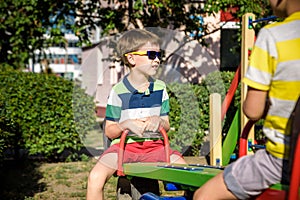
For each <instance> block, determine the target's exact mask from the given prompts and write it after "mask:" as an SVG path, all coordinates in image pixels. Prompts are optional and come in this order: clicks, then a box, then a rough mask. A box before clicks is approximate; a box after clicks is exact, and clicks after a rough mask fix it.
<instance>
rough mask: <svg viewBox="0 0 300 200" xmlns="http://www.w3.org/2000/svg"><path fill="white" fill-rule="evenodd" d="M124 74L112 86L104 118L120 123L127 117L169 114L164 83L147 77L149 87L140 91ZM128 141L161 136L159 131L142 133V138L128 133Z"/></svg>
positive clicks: (136, 117) (139, 117)
mask: <svg viewBox="0 0 300 200" xmlns="http://www.w3.org/2000/svg"><path fill="white" fill-rule="evenodd" d="M127 77H128V75H126V76H125V77H124V78H123V79H122V80H121V81H120V82H119V83H117V84H116V85H114V86H113V88H112V90H111V92H110V95H109V98H108V102H107V107H106V120H111V121H115V122H118V123H121V122H123V121H125V120H127V119H141V118H145V117H150V116H154V115H157V116H165V115H168V114H169V111H170V106H169V96H168V93H167V90H166V84H165V83H164V82H163V81H161V80H157V79H153V78H150V79H149V83H150V84H149V87H148V89H147V90H146V91H144V92H141V91H138V90H137V89H135V88H134V87H133V86H132V85H131V84H130V83H129V81H128V78H127ZM128 135H129V140H128V141H127V143H130V142H140V141H145V140H152V139H150V138H161V134H160V133H151V134H146V133H144V138H140V137H137V136H135V135H134V133H129V134H128ZM118 142H119V139H114V140H113V142H112V144H115V143H118Z"/></svg>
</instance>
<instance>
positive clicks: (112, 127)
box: [105, 119, 147, 139]
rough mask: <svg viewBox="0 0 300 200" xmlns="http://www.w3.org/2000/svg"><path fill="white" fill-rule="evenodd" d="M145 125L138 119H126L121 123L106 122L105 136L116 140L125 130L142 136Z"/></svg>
mask: <svg viewBox="0 0 300 200" xmlns="http://www.w3.org/2000/svg"><path fill="white" fill-rule="evenodd" d="M146 125H147V124H146V123H145V121H143V120H140V119H128V120H125V121H123V122H121V123H118V122H114V121H110V120H107V121H106V122H105V135H106V136H107V137H109V138H111V139H114V138H118V137H120V135H121V134H122V132H123V131H124V130H125V129H128V130H130V131H131V132H133V133H135V134H137V135H139V136H142V135H143V133H144V132H145V129H146Z"/></svg>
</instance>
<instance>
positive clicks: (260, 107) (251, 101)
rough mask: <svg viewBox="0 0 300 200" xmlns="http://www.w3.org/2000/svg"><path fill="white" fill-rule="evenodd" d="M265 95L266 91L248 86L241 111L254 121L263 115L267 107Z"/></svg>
mask: <svg viewBox="0 0 300 200" xmlns="http://www.w3.org/2000/svg"><path fill="white" fill-rule="evenodd" d="M267 95H268V91H263V90H257V89H255V88H252V87H248V91H247V95H246V99H245V101H244V104H243V112H244V114H245V115H246V116H247V117H248V118H249V119H251V120H254V121H255V120H259V119H261V118H263V117H264V116H265V114H266V112H267V111H268V108H269V107H268V105H269V102H267Z"/></svg>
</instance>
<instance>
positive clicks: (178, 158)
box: [170, 154, 187, 164]
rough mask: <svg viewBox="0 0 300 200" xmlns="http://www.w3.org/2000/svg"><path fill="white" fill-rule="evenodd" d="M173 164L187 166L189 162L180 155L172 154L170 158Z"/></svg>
mask: <svg viewBox="0 0 300 200" xmlns="http://www.w3.org/2000/svg"><path fill="white" fill-rule="evenodd" d="M170 161H171V163H177V164H187V162H186V161H185V160H184V159H183V158H182V157H181V156H179V155H177V154H172V155H171V156H170Z"/></svg>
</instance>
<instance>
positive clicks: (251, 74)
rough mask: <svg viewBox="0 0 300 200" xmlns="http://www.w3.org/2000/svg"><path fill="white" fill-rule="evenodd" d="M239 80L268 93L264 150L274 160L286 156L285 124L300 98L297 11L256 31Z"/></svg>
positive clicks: (299, 33)
mask: <svg viewBox="0 0 300 200" xmlns="http://www.w3.org/2000/svg"><path fill="white" fill-rule="evenodd" d="M243 81H244V83H245V84H247V85H249V86H251V87H253V88H256V89H258V90H264V91H268V94H269V99H270V101H271V106H270V109H269V111H268V114H267V116H266V119H265V122H264V127H263V131H264V134H265V135H266V136H267V138H268V142H267V144H266V148H267V151H268V152H270V153H271V154H272V155H273V156H275V157H278V158H284V157H287V153H285V152H286V151H287V149H288V144H289V137H288V135H289V134H290V133H289V130H288V127H287V122H288V119H289V117H290V115H291V112H292V111H293V109H294V106H295V103H296V100H297V99H298V97H299V95H300V12H296V13H293V14H292V15H290V16H289V17H287V18H286V19H285V20H284V21H283V22H276V23H273V24H269V25H267V26H265V27H264V28H262V29H261V30H260V31H259V33H258V36H257V40H256V42H255V45H254V48H253V51H252V54H251V57H250V65H249V67H248V70H247V72H246V75H245V78H244V79H243Z"/></svg>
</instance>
